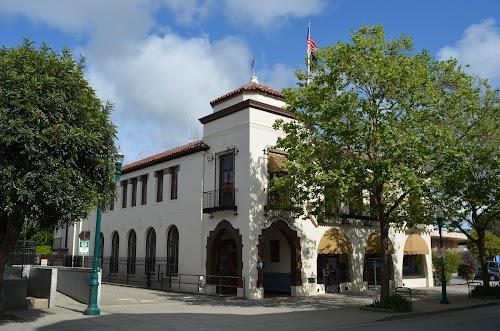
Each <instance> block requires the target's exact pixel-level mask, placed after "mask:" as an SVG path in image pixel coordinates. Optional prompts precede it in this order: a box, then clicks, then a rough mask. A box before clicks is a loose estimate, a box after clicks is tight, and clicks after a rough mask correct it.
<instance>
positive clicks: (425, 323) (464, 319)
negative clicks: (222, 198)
mask: <svg viewBox="0 0 500 331" xmlns="http://www.w3.org/2000/svg"><path fill="white" fill-rule="evenodd" d="M499 316H500V306H498V305H497V306H492V307H484V308H478V309H471V310H467V311H460V312H454V313H446V314H440V315H432V316H424V317H418V318H411V319H404V320H396V321H388V322H378V323H369V324H367V325H362V326H360V325H358V326H354V327H347V328H341V329H343V330H360V331H361V330H370V331H376V330H384V331H391V330H394V331H396V330H397V331H400V330H405V331H412V330H415V331H422V330H425V331H433V330H436V331H437V330H439V331H444V330H453V331H470V330H497V329H498V328H499V326H498V324H499V323H498V318H499ZM333 329H335V328H333ZM325 330H328V329H325Z"/></svg>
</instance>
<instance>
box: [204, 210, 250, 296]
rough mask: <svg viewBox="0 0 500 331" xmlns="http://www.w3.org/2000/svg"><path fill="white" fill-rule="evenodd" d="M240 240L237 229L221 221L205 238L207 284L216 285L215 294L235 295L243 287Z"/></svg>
mask: <svg viewBox="0 0 500 331" xmlns="http://www.w3.org/2000/svg"><path fill="white" fill-rule="evenodd" d="M242 246H243V245H242V240H241V235H240V232H239V230H238V229H235V228H233V226H232V225H231V223H229V222H228V221H226V220H224V221H221V222H220V223H219V224H217V226H216V227H215V229H214V230H213V231H210V233H209V236H208V238H207V262H206V269H207V283H208V284H213V285H217V293H222V294H236V293H237V288H238V287H243V283H242V280H241V274H242V269H243V261H242V258H241V252H242Z"/></svg>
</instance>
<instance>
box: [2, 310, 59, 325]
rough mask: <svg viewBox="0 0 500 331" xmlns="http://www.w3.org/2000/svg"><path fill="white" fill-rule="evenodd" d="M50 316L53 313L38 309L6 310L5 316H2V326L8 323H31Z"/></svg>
mask: <svg viewBox="0 0 500 331" xmlns="http://www.w3.org/2000/svg"><path fill="white" fill-rule="evenodd" d="M48 314H51V312H49V311H46V310H38V309H16V310H6V311H5V314H4V316H0V326H4V325H6V324H8V323H30V322H33V321H36V320H37V319H39V318H42V317H44V316H45V315H48Z"/></svg>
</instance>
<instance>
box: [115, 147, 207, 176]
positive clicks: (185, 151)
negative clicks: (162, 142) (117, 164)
mask: <svg viewBox="0 0 500 331" xmlns="http://www.w3.org/2000/svg"><path fill="white" fill-rule="evenodd" d="M209 148H210V147H209V146H208V145H207V144H205V143H204V142H203V141H201V140H198V141H194V142H192V143H189V144H186V145H182V146H179V147H175V148H172V149H170V150H168V151H164V152H161V153H158V154H155V155H151V156H148V157H147V158H145V159H142V160H138V161H134V162H132V163H129V164H126V165H124V166H123V168H122V174H126V173H129V172H132V171H135V170H139V169H143V168H146V167H149V166H152V165H155V164H158V163H161V162H165V161H168V160H173V159H176V158H178V157H181V156H185V155H190V154H193V153H196V152H200V151H206V150H208V149H209Z"/></svg>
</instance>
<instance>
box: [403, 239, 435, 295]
mask: <svg viewBox="0 0 500 331" xmlns="http://www.w3.org/2000/svg"><path fill="white" fill-rule="evenodd" d="M429 253H430V250H429V246H428V245H427V243H426V242H425V240H424V238H422V236H421V235H420V234H417V233H414V234H410V235H409V236H408V237H407V238H406V241H405V246H404V256H403V268H402V274H403V284H404V286H409V287H410V286H414V287H417V286H421V287H424V286H429V283H430V282H432V276H431V275H432V274H431V273H430V271H429V270H427V261H426V256H427V255H428V254H429ZM429 276H430V277H429Z"/></svg>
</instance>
